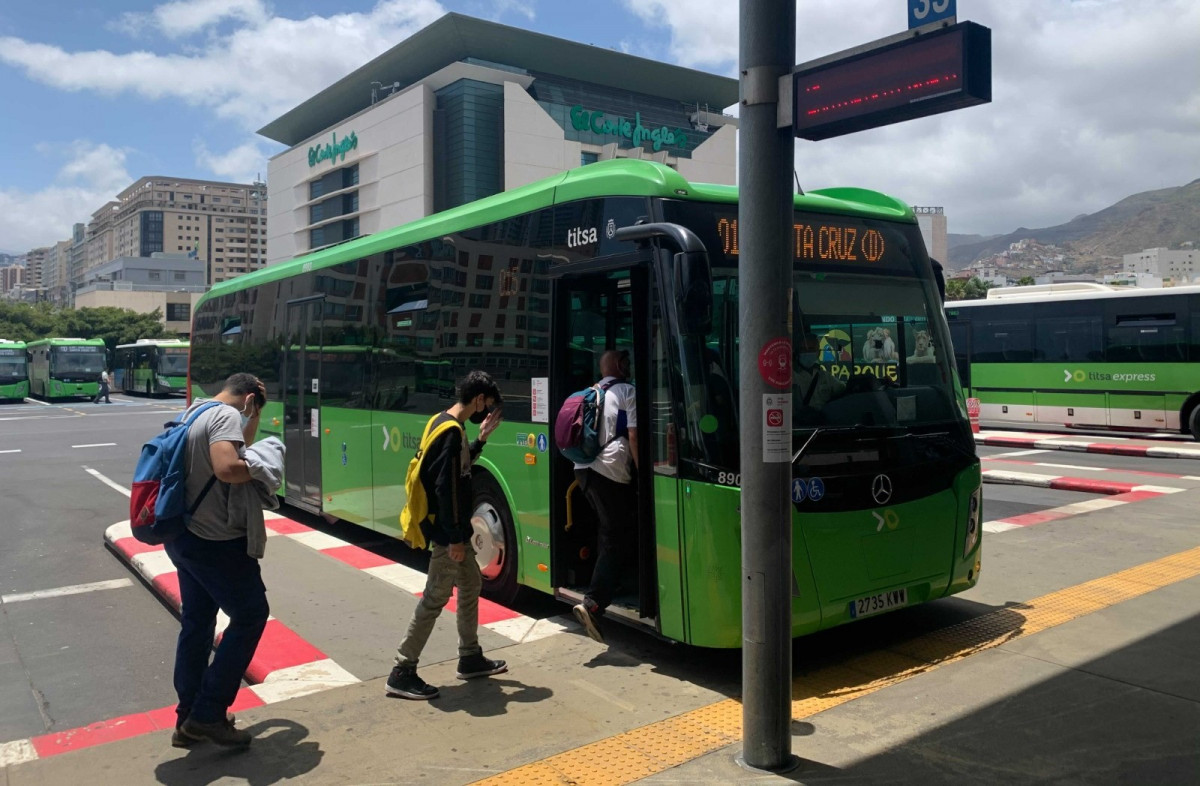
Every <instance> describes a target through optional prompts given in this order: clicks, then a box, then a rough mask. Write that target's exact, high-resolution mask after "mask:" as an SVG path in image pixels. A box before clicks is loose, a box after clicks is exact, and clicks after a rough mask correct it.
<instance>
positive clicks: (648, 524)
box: [550, 267, 658, 626]
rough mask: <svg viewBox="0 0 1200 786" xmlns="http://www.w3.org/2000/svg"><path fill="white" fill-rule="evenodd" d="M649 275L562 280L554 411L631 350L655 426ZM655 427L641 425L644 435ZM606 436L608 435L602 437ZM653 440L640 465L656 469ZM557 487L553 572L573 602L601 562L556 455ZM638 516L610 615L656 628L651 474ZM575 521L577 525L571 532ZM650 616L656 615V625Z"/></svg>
mask: <svg viewBox="0 0 1200 786" xmlns="http://www.w3.org/2000/svg"><path fill="white" fill-rule="evenodd" d="M648 292H649V274H648V271H647V269H646V268H645V267H625V268H620V269H617V270H609V271H605V272H601V273H588V274H581V275H574V276H571V275H568V276H565V277H563V278H561V279H559V280H557V281H556V283H555V294H554V297H555V308H554V313H555V314H556V318H555V323H554V326H553V331H554V332H553V341H552V342H551V345H552V347H553V352H552V354H551V361H550V401H551V402H552V406H551V408H550V409H551V412H557V409H558V406H559V405H560V404H561V402H563V401H564V400H565V399H566V398H567V396H569V395H571V394H572V393H574V392H575V391H578V390H582V389H583V388H586V387H587V386H589V385H592V384H595V383H596V382H597V381H598V380H599V379H600V356H601V355H602V354H603V353H604V352H605V351H606V350H608V349H616V350H621V351H628V352H629V360H630V369H631V372H632V380H631V381H632V382H633V383H634V387H635V390H636V391H637V392H636V404H637V412H638V419H639V423H641V422H642V421H645V423H646V424H648V423H649V416H648V415H647V414H644V413H647V411H648V407H649V387H648V384H647V386H645V387H643V386H639V384H638V383H639V381H640V380H647V381H648V380H649V366H648V363H649V352H648V351H646V348H647V347H649V329H648V325H649V318H648V308H649V298H648ZM647 431H648V429H645V428H642V429H641V433H643V434H645V433H647ZM602 436H604V438H607V436H606V435H602ZM648 446H649V440H648V439H642V440H640V451H641V455H640V456H639V461H640V464H641V467H643V468H646V467H649V466H650V463H651V462H650V460H649V451H648V449H647V448H648ZM552 455H553V458H552V460H551V465H550V488H551V506H550V509H551V526H550V549H551V557H552V559H551V573H550V581H551V584H552V585H553V586H554V587H555V592H556V594H557V595H558V596H559V597H560V598H562V599H564V600H568V601H571V602H578V601H579V600H580V599H582V596H583V593H584V592H585V591H586V590H587V588H588V585H589V583H590V581H591V574H592V570H593V569H594V567H595V564H596V519H595V515H594V513H593V511H592V509H591V506H590V505H589V504H588V503H587V500H586V499H584V495H583V493H582V491H581V490H579V489H578V488H576V489H575V490H574V491H571V493H570V500H571V504H570V507H571V510H570V514H571V515H570V516H569V517H568V511H567V495H568V489H569V488H570V487H571V484H572V482H573V481H574V480H575V473H574V467H573V465H572V464H571V463H570V462H569V461H567V460H566V459H564V458H563V457H562V456H561V455H559V454H557V453H553V454H552ZM634 483H635V485H636V488H637V496H636V499H637V502H636V508H637V510H636V516H635V515H634V513H633V512H631V514H630V516H629V521H628V524H627V526H626V527H625V528H624V529H623V530H622V531H621V533H620V534H621V537H622V538H624V541H623V546H624V548H623V549H622V554H621V561H622V563H623V564H622V565H621V581H620V586H619V588H618V590H617V592H616V596H615V598H614V601H613V604H612V605H611V606H610V608H609V610H608V612H607V613H608V614H609V615H610V616H615V617H621V618H623V619H626V620H627V621H631V622H640V623H642V624H650V625H651V626H654V625H655V622H654V621H655V619H656V618H657V614H658V593H657V580H656V574H655V566H656V561H655V560H656V552H655V548H654V544H655V532H654V517H653V510H654V508H653V499H652V488H653V486H652V483H651V474H650V472H649V471H645V470H643V471H641V472H636V471H635V472H634ZM568 522H569V523H570V527H569V528H568ZM643 618H649V622H648V623H647V621H646V620H645V619H643Z"/></svg>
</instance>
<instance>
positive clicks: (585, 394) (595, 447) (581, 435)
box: [554, 380, 625, 464]
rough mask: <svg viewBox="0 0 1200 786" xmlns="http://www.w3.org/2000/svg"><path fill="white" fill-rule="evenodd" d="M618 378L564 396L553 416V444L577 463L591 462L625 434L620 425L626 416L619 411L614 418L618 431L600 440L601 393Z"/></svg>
mask: <svg viewBox="0 0 1200 786" xmlns="http://www.w3.org/2000/svg"><path fill="white" fill-rule="evenodd" d="M618 381H619V380H612V381H611V382H608V383H606V384H603V385H599V384H597V385H592V386H591V387H588V388H584V389H583V390H580V391H577V392H575V393H572V394H571V395H570V396H567V400H566V401H564V402H563V405H562V407H560V408H559V410H558V415H557V416H556V417H555V418H554V444H555V445H556V446H557V447H558V451H559V452H560V453H562V454H563V456H564V457H565V458H567V459H570V460H571V461H573V462H575V463H576V464H591V463H592V462H593V461H595V460H596V457H597V456H599V455H600V451H602V450H604V448H606V447H607V446H608V444H609V443H610V442H612V441H613V440H614V439H617V438H618V437H621V436H624V434H623V431H624V429H622V428H621V425H620V424H621V422H622V421H623V420H624V417H625V413H624V412H622V413H621V414H620V415H619V416H618V418H617V422H618V425H617V433H616V434H614V435H613V436H611V437H609V439H608V441H607V442H604V443H603V444H602V443H601V442H600V416H601V414H602V413H603V412H604V392H605V391H606V390H608V388H609V387H610V386H611V385H613V384H615V383H616V382H618Z"/></svg>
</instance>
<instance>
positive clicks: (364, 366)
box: [190, 160, 981, 647]
mask: <svg viewBox="0 0 1200 786" xmlns="http://www.w3.org/2000/svg"><path fill="white" fill-rule="evenodd" d="M795 233H796V255H795V260H794V263H793V275H792V290H791V298H792V311H793V318H792V327H793V330H794V333H795V339H796V340H797V342H798V341H799V339H801V338H802V337H803V336H802V335H801V334H802V333H807V334H808V335H809V336H812V337H815V338H816V339H817V341H818V343H819V347H820V352H819V354H820V357H821V359H822V360H821V362H822V363H823V364H824V365H825V367H826V368H827V370H828V371H829V373H831V374H833V375H834V376H835V377H836V378H838V379H839V380H840V381H843V382H845V385H844V386H842V387H841V390H840V393H841V395H840V396H839V397H837V398H835V399H833V400H832V401H830V402H828V403H827V404H825V406H824V408H823V409H822V410H821V411H820V412H819V413H810V414H812V415H813V417H808V418H804V417H798V418H797V419H796V428H795V431H794V434H793V442H794V450H796V451H797V452H798V454H799V455H798V456H797V457H796V459H795V460H794V462H793V466H792V475H793V481H792V499H793V501H794V502H793V507H794V512H793V514H792V517H793V526H794V540H793V555H792V556H793V569H794V575H793V581H794V590H795V591H794V593H793V598H794V605H793V611H792V632H793V634H794V635H801V634H805V633H810V632H812V631H816V630H819V629H822V628H828V627H831V626H834V625H839V624H842V623H845V622H849V621H851V620H853V619H856V618H861V617H864V616H868V615H871V614H875V613H878V612H882V611H887V610H890V609H893V608H899V607H903V606H906V605H913V604H917V603H921V602H924V601H927V600H931V599H933V598H940V597H944V596H946V595H950V594H953V593H956V592H961V591H963V590H966V589H967V588H969V587H971V586H973V585H974V584H975V582H976V581H977V580H978V576H979V568H980V542H979V537H980V527H979V521H980V519H979V516H980V489H981V486H980V468H979V461H978V460H977V458H976V456H975V453H974V446H973V442H972V438H971V432H970V426H969V424H968V422H967V419H966V414H965V413H966V409H965V400H964V398H963V396H962V392H961V390H960V389H959V387H958V384H957V382H956V378H955V376H954V373H953V371H952V369H951V366H950V365H949V363H948V360H949V359H950V356H949V353H948V352H946V351H943V348H948V347H949V346H950V344H949V341H948V339H947V332H946V323H945V319H944V317H943V314H942V308H941V303H940V301H939V297H938V292H937V288H936V286H935V280H934V277H933V273H932V270H931V267H930V263H929V259H928V257H927V255H926V252H925V249H924V247H923V245H922V241H921V236H920V233H919V231H918V228H917V223H916V220H915V218H914V216H913V213H912V211H911V210H910V209H909V208H908V207H907V206H905V205H904V204H903V203H902V202H900V201H898V200H896V199H893V198H891V197H887V196H884V195H882V194H878V193H874V192H871V191H863V190H858V189H848V188H838V189H828V190H824V191H813V192H809V193H808V194H806V195H802V196H797V197H796V198H795ZM738 250H739V247H738V215H737V190H736V189H735V188H732V187H728V186H715V185H703V184H696V183H690V182H688V181H687V180H685V179H684V178H682V177H681V176H680V175H679V174H678V173H677V172H675V171H674V170H672V169H670V168H668V167H666V166H663V165H661V164H657V163H652V162H645V161H631V160H617V161H609V162H601V163H597V164H592V165H589V166H586V167H582V168H580V169H576V170H572V171H569V172H566V173H563V174H559V175H555V176H553V177H550V178H547V179H546V180H542V181H540V182H537V183H533V184H531V185H528V186H524V187H522V188H518V189H515V190H512V191H508V192H505V193H503V194H498V195H496V196H493V197H488V198H486V199H482V200H480V201H478V202H475V203H471V204H468V205H464V206H461V207H458V208H454V209H451V210H448V211H445V212H442V213H439V214H436V215H432V216H429V217H427V218H424V219H421V220H419V221H416V222H413V223H411V224H408V225H405V226H401V227H398V228H395V229H391V230H387V231H383V232H379V233H377V234H373V235H370V236H367V237H364V238H360V239H356V240H352V241H349V242H346V243H342V244H340V245H336V246H333V247H329V248H325V249H320V250H317V251H315V252H313V253H310V254H308V255H306V256H303V257H300V258H298V259H296V260H293V261H291V262H288V263H286V264H281V265H277V266H272V267H269V268H266V269H264V270H261V271H258V272H255V273H252V274H249V275H246V276H241V277H238V278H236V279H233V280H231V281H227V282H223V283H221V284H218V285H216V286H215V287H213V289H212V290H211V291H210V292H209V293H207V294H206V295H205V296H204V297H203V298H202V299H201V301H200V303H199V304H198V305H197V308H196V312H195V322H194V325H193V332H192V355H191V367H190V375H191V376H190V384H191V391H190V394H191V396H211V395H214V394H215V393H217V392H218V390H219V388H220V385H221V382H222V380H223V379H224V377H225V376H226V375H228V374H229V373H231V372H233V371H250V372H253V373H255V374H258V375H259V376H260V377H262V378H263V380H264V381H265V382H266V384H267V386H268V392H269V395H270V400H271V403H270V404H269V405H268V408H267V409H266V410H265V411H264V416H263V420H262V425H261V426H260V431H259V433H260V434H261V435H267V434H274V435H277V436H280V437H281V438H282V439H283V440H284V442H285V443H286V445H287V467H286V483H285V484H284V493H285V494H286V498H287V500H288V501H289V502H291V503H292V504H294V505H297V506H299V507H301V508H304V509H308V510H311V511H314V512H320V513H323V514H325V515H328V516H335V517H338V518H341V519H344V520H346V521H350V522H354V523H357V524H360V525H362V526H364V527H369V528H372V529H375V530H378V531H379V532H383V533H388V534H393V535H396V534H398V531H399V525H398V521H397V516H398V514H399V512H400V509H401V507H402V505H403V504H404V492H403V482H404V474H405V469H406V467H407V464H408V462H409V459H411V458H412V456H413V453H414V449H415V448H416V446H417V444H418V443H419V440H420V435H421V433H422V429H423V428H424V426H425V423H426V421H427V420H428V418H429V417H430V416H431V415H433V414H434V413H436V412H438V411H440V410H443V409H445V408H446V407H448V406H449V405H450V404H451V403H453V396H452V393H451V391H450V390H449V389H448V388H446V387H444V386H442V385H440V384H439V385H430V384H428V382H427V380H428V379H430V378H431V377H432V378H434V379H439V380H441V379H449V378H451V374H449V373H443V371H442V369H447V370H448V371H449V372H452V377H453V378H458V377H461V376H462V375H463V374H465V373H466V372H467V371H469V370H471V369H475V368H479V369H483V370H486V371H488V372H489V373H490V374H491V375H492V376H493V377H494V378H495V379H496V380H497V382H498V384H499V385H500V388H501V391H502V393H503V397H504V422H503V424H502V425H501V426H500V428H499V429H497V431H496V432H495V433H494V434H493V435H492V436H491V438H490V439H489V440H488V446H487V449H486V450H485V451H484V452H483V455H482V457H481V458H480V460H479V462H478V463H477V464H476V467H475V470H474V474H473V488H474V490H473V494H474V515H473V519H472V523H473V525H474V529H475V532H474V538H473V545H474V548H475V550H476V552H477V553H478V559H479V562H480V566H481V569H482V572H483V575H484V580H485V593H487V594H488V595H490V596H491V597H493V598H496V599H499V600H501V601H504V600H510V599H511V598H512V597H513V596H514V595H515V593H516V591H517V590H518V588H519V587H521V586H526V587H531V588H534V589H536V590H540V591H543V592H547V593H555V594H556V595H558V596H559V597H560V598H562V599H565V600H568V601H574V600H576V599H578V598H579V597H580V595H581V593H582V591H583V590H584V589H585V588H586V586H587V584H588V580H589V577H590V573H591V570H592V567H593V563H594V558H595V553H596V552H595V530H594V525H593V522H592V521H591V520H590V510H589V508H588V505H587V503H586V502H585V501H584V500H583V499H582V495H581V494H570V493H569V489H570V484H571V482H572V479H573V473H572V467H571V464H570V463H569V462H567V461H566V460H565V459H563V458H562V457H561V456H560V455H558V454H557V453H556V452H555V450H554V449H553V447H552V446H551V445H550V436H551V426H550V424H551V422H552V420H553V414H554V413H555V412H556V411H557V405H558V404H560V403H561V402H562V401H563V400H564V399H565V398H566V397H567V396H568V395H570V394H571V393H572V392H574V391H576V390H578V389H581V388H584V387H586V386H587V385H589V384H592V383H594V382H595V380H596V379H597V378H598V376H599V371H598V368H597V365H598V361H599V356H600V354H601V353H602V352H603V351H604V350H605V349H608V348H621V349H628V350H630V353H631V361H632V370H633V373H632V377H633V379H632V381H633V382H634V384H635V387H636V403H637V410H638V414H639V419H638V428H639V436H640V438H639V440H638V443H639V449H640V450H641V455H640V457H639V462H640V466H641V467H642V468H643V471H642V472H640V473H637V479H636V483H637V486H638V495H637V500H638V503H637V504H638V509H637V511H636V524H635V526H636V531H635V530H634V529H633V527H631V530H630V535H629V537H630V538H631V539H635V542H631V543H630V544H629V546H630V547H629V550H628V551H629V565H628V566H627V567H628V571H627V576H626V579H625V582H624V587H625V595H624V597H621V598H619V599H618V602H617V603H615V604H614V605H613V607H611V608H610V610H609V613H610V615H615V616H618V617H622V618H623V619H625V620H626V621H629V622H633V623H635V624H641V625H644V626H647V627H649V628H651V629H653V630H655V631H657V632H658V633H659V634H661V635H663V636H666V637H669V638H672V639H676V640H679V641H684V642H688V643H691V644H696V645H701V646H708V647H737V646H740V643H741V601H740V591H741V582H740V581H739V575H740V570H741V565H740V526H741V524H740V520H739V513H738V498H739V489H738V482H739V471H740V457H739V455H738V449H739V448H738V441H739V423H738V400H737V396H738V386H737V385H736V384H735V382H731V380H733V381H736V379H737V374H738V351H739V345H738V317H737V314H738V296H739V288H738V265H739V253H738ZM350 346H358V347H361V348H363V349H364V350H365V351H360V352H358V353H354V355H353V357H354V358H355V363H356V369H355V372H354V374H353V375H349V374H348V372H347V369H346V363H345V362H344V360H336V359H337V358H343V359H344V358H345V357H346V356H347V355H348V354H350V353H347V352H346V351H345V348H346V347H350ZM322 347H330V348H337V350H338V351H336V352H334V353H329V354H330V355H331V357H330V358H329V359H327V360H323V359H322V356H323V353H322V351H321V348H322ZM754 351H755V352H757V351H758V349H757V348H755V350H754ZM334 361H336V362H334ZM431 364H436V365H431ZM427 365H428V366H429V367H430V368H432V369H435V373H433V374H430V373H428V369H425V367H426V366H427ZM423 369H424V370H425V373H423ZM423 380H425V382H424V383H423ZM805 392H806V391H805V390H801V389H799V387H797V388H796V389H793V390H792V392H791V395H792V398H793V400H795V401H796V402H797V404H799V402H800V400H801V399H802V398H803V396H804V394H805ZM468 429H470V427H468ZM802 446H803V448H804V449H803V450H801V447H802ZM631 518H632V517H631ZM635 532H636V534H635Z"/></svg>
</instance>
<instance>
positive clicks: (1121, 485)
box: [983, 467, 1186, 496]
mask: <svg viewBox="0 0 1200 786" xmlns="http://www.w3.org/2000/svg"><path fill="white" fill-rule="evenodd" d="M1088 469H1090V467H1089V468H1088ZM1177 477H1182V476H1177ZM983 482H984V483H1003V484H1007V485H1011V486H1035V487H1037V488H1043V489H1055V490H1056V491H1082V492H1084V493H1087V494H1109V495H1116V494H1129V493H1134V492H1137V493H1142V492H1149V493H1152V494H1153V495H1154V496H1160V495H1162V494H1174V493H1175V492H1177V491H1186V489H1183V488H1178V487H1175V486H1151V485H1147V484H1144V483H1125V482H1121V481H1116V480H1100V479H1099V478H1072V477H1066V476H1063V475H1043V474H1038V473H1034V472H1011V471H1008V470H1003V469H985V470H983Z"/></svg>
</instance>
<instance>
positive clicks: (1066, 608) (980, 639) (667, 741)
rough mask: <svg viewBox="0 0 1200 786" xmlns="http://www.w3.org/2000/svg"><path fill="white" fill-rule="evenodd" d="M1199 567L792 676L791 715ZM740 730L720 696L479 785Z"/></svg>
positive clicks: (1132, 578)
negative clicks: (678, 713)
mask: <svg viewBox="0 0 1200 786" xmlns="http://www.w3.org/2000/svg"><path fill="white" fill-rule="evenodd" d="M1198 575H1200V547H1197V548H1194V549H1189V550H1187V551H1183V552H1180V553H1178V554H1172V555H1171V556H1169V557H1164V558H1162V559H1159V560H1155V561H1154V562H1147V563H1145V564H1143V565H1138V566H1136V567H1133V568H1129V569H1128V570H1122V571H1120V572H1118V573H1114V574H1112V575H1109V576H1104V577H1101V578H1098V579H1095V580H1093V581H1088V582H1084V583H1083V584H1079V585H1076V586H1074V587H1068V588H1066V589H1064V590H1059V591H1058V592H1051V593H1049V594H1048V595H1043V596H1041V597H1040V598H1034V599H1033V600H1031V601H1028V602H1026V603H1020V604H1016V605H1014V606H1010V607H1008V608H1003V609H999V610H997V611H994V612H991V613H989V614H984V615H982V616H980V617H976V618H975V619H972V620H967V621H965V622H960V623H958V624H956V625H951V626H950V627H948V628H943V629H941V630H937V631H934V632H932V633H927V634H925V635H923V636H918V637H916V638H914V639H911V640H909V641H905V642H901V643H899V644H896V645H893V646H892V647H889V648H888V649H886V650H880V651H878V652H872V653H868V654H865V655H860V656H857V657H855V658H852V659H850V660H848V661H845V662H843V663H840V664H837V665H834V666H827V667H825V668H821V669H817V670H815V671H813V672H811V673H807V674H802V675H799V676H797V677H796V678H795V679H794V680H793V682H792V717H793V718H795V719H797V720H799V719H803V718H806V717H810V716H812V715H815V714H816V713H818V712H823V711H824V710H827V709H830V708H832V707H836V706H838V705H839V704H844V703H846V702H848V701H852V700H853V699H857V698H859V697H861V696H865V695H867V694H869V693H873V692H875V691H877V690H879V689H880V688H885V687H888V686H889V685H895V684H896V683H898V682H902V681H903V680H906V679H908V678H909V677H912V676H914V675H916V674H920V673H923V672H926V671H931V670H933V669H936V668H938V667H939V666H941V665H943V664H946V663H950V662H952V661H956V660H961V659H962V658H965V657H967V656H969V655H972V654H974V653H976V652H980V651H981V650H985V649H989V648H991V647H996V646H999V645H1001V644H1004V643H1005V642H1007V641H1011V640H1012V639H1015V638H1018V637H1020V636H1028V635H1030V634H1033V633H1038V632H1040V631H1043V630H1046V629H1048V628H1052V627H1054V626H1055V625H1061V624H1062V623H1064V622H1069V621H1070V620H1073V619H1077V618H1079V617H1082V616H1084V615H1086V614H1090V613H1092V612H1094V611H1098V610H1100V609H1103V608H1107V607H1109V606H1115V605H1117V604H1118V603H1124V602H1125V601H1127V600H1130V599H1132V598H1136V597H1138V596H1139V595H1145V594H1146V593H1148V592H1152V591H1154V590H1156V589H1160V588H1162V587H1165V586H1168V585H1170V584H1175V583H1177V582H1180V581H1184V580H1186V579H1190V578H1193V577H1194V576H1198ZM741 734H742V706H741V704H740V703H739V702H738V701H737V700H736V699H725V700H723V701H718V702H716V703H714V704H709V705H708V706H705V707H701V708H699V709H696V710H692V711H691V712H685V713H683V714H681V715H676V716H675V717H673V718H667V719H665V720H661V721H657V722H655V723H651V724H648V725H646V726H642V727H640V728H637V729H632V730H630V731H627V732H624V733H622V734H618V735H616V736H613V737H608V738H606V739H603V740H597V741H596V742H593V743H591V744H589V745H584V746H582V747H579V748H574V749H572V750H569V751H564V752H562V753H559V754H556V755H554V756H550V757H548V758H545V759H542V760H541V761H535V762H531V763H530V764H526V765H524V766H521V767H517V768H515V769H512V770H509V771H507V772H502V773H499V774H498V775H494V776H492V777H490V778H485V779H483V780H480V781H476V783H478V784H494V785H495V786H510V785H511V786H516V785H518V784H519V785H520V786H593V785H595V786H601V785H602V786H620V784H626V783H632V782H634V781H637V780H640V779H641V778H645V777H648V776H650V775H654V774H655V773H659V772H663V771H664V770H668V769H670V768H671V767H676V766H678V765H680V764H683V763H684V762H688V761H691V760H692V759H696V758H699V757H700V756H703V755H704V754H706V753H710V752H712V751H715V750H718V749H720V748H722V747H724V746H726V745H729V744H731V743H734V742H737V741H738V740H740V739H741Z"/></svg>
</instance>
